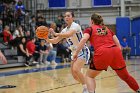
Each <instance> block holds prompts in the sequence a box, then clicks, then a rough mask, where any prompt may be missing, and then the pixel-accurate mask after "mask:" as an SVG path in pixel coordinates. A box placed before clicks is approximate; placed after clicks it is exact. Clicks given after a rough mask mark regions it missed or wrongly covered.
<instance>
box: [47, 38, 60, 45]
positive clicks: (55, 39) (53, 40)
mask: <svg viewBox="0 0 140 93" xmlns="http://www.w3.org/2000/svg"><path fill="white" fill-rule="evenodd" d="M62 39H63V38H62V37H60V36H57V37H55V38H53V39H49V38H47V39H46V41H47V42H49V43H52V44H57V43H58V42H59V41H60V40H62Z"/></svg>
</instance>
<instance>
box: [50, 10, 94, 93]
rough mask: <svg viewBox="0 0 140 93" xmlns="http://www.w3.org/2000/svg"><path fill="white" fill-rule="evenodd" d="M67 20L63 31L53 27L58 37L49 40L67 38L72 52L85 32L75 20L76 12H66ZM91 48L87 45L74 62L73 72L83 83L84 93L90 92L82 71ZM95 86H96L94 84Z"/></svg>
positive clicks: (55, 40)
mask: <svg viewBox="0 0 140 93" xmlns="http://www.w3.org/2000/svg"><path fill="white" fill-rule="evenodd" d="M65 22H66V23H67V27H66V28H64V29H63V30H62V31H61V33H55V32H54V31H53V30H52V29H51V30H50V32H52V33H53V34H54V35H55V36H56V37H55V38H53V39H47V41H48V42H50V43H53V44H56V43H58V42H59V41H60V40H62V39H64V38H66V40H67V43H68V45H69V47H70V49H71V51H72V54H73V53H74V52H75V50H76V47H77V45H78V43H79V42H80V40H81V38H82V37H83V33H82V30H81V27H80V25H79V24H77V23H75V22H74V13H73V12H66V13H65ZM89 54H90V53H89V49H88V47H87V46H86V45H85V46H84V48H83V49H82V50H81V52H80V53H79V55H78V59H77V60H76V61H75V62H72V65H71V72H72V75H73V77H74V79H76V80H77V81H79V82H80V83H81V84H82V85H83V93H88V90H87V86H86V79H85V78H86V76H84V75H83V74H82V72H81V69H82V68H83V66H84V64H86V63H87V62H88V60H89ZM93 87H94V86H93Z"/></svg>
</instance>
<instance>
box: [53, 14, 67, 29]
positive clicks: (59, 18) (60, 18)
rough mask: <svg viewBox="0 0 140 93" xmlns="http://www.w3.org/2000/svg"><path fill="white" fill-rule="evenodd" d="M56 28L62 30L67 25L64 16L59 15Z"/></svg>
mask: <svg viewBox="0 0 140 93" xmlns="http://www.w3.org/2000/svg"><path fill="white" fill-rule="evenodd" d="M55 23H56V26H57V27H58V28H59V29H61V27H62V25H63V24H64V23H65V22H64V19H63V16H62V15H58V17H57V19H56V20H55Z"/></svg>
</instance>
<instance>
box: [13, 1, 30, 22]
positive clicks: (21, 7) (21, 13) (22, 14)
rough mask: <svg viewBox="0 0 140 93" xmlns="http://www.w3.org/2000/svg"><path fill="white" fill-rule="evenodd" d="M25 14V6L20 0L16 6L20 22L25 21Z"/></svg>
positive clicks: (17, 17)
mask: <svg viewBox="0 0 140 93" xmlns="http://www.w3.org/2000/svg"><path fill="white" fill-rule="evenodd" d="M25 15H27V14H26V13H25V6H24V5H23V3H22V1H18V2H17V5H16V6H15V18H16V20H17V22H18V23H19V24H21V22H22V21H23V19H24V17H25Z"/></svg>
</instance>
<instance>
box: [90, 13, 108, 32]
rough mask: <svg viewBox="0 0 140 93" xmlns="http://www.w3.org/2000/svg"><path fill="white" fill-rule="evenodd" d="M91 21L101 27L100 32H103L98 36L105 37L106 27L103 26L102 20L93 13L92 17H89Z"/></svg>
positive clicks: (98, 15)
mask: <svg viewBox="0 0 140 93" xmlns="http://www.w3.org/2000/svg"><path fill="white" fill-rule="evenodd" d="M91 20H93V22H94V24H95V25H101V26H102V30H104V32H101V33H100V35H106V34H107V27H106V26H105V25H104V22H103V18H102V16H101V15H100V14H98V13H93V14H92V16H91Z"/></svg>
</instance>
